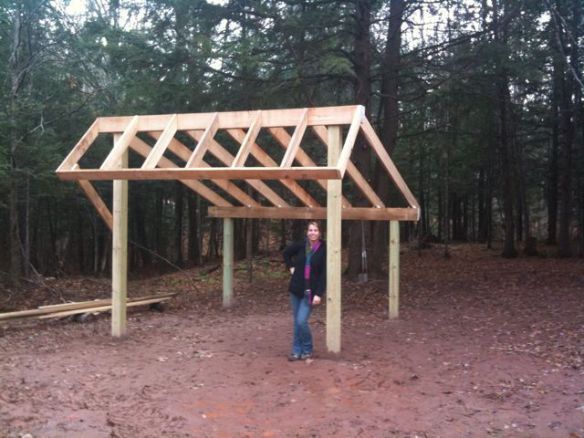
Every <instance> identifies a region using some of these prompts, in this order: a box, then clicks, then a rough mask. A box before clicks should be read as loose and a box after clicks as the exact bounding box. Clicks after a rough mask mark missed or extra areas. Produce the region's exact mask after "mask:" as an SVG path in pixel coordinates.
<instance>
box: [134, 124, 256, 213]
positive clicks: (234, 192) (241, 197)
mask: <svg viewBox="0 0 584 438" xmlns="http://www.w3.org/2000/svg"><path fill="white" fill-rule="evenodd" d="M152 135H153V137H154V138H157V136H158V135H159V134H158V133H153V134H152ZM170 144H172V147H173V149H174V150H175V152H176V153H180V154H181V155H183V152H182V151H181V148H179V147H178V145H181V146H182V147H184V148H185V149H187V150H188V148H187V147H186V146H184V145H183V144H182V143H181V142H179V141H178V140H176V139H174V138H173V139H172V140H171V142H170ZM131 145H137V146H140V150H141V151H146V150H147V148H149V147H150V146H148V144H147V143H146V142H144V141H142V140H140V139H139V138H136V139H135V141H133V142H132V144H131ZM139 153H140V154H141V153H142V152H139ZM187 155H188V154H187ZM160 162H161V164H162V165H161V166H160V167H164V168H173V169H174V168H179V167H178V165H176V164H174V163H173V162H172V161H170V160H169V159H167V158H165V157H162V159H161V160H160ZM210 167H211V166H209V165H208V164H207V163H205V162H204V161H203V162H201V168H210ZM179 181H181V182H182V183H183V184H185V185H186V186H187V187H190V186H192V185H193V183H196V184H198V185H199V186H201V185H202V186H203V187H206V186H204V185H203V184H202V183H200V182H198V181H193V180H179ZM211 182H213V183H215V184H217V185H218V186H219V187H221V188H222V189H223V190H225V191H226V192H227V193H229V194H230V195H231V196H233V197H234V198H235V199H237V200H238V201H239V202H241V203H242V204H243V205H245V206H247V207H258V206H259V204H258V202H257V201H256V200H255V199H253V198H252V197H251V196H249V195H248V194H247V193H245V192H244V191H243V190H241V189H240V188H239V187H237V186H236V185H235V184H233V183H232V182H231V181H229V180H224V179H212V180H211ZM195 191H197V190H195ZM207 191H208V194H207V196H208V197H210V198H211V199H213V200H214V201H215V202H213V204H215V205H218V204H217V202H223V201H224V198H222V197H220V196H219V195H218V194H217V193H215V192H214V191H212V190H211V189H207ZM225 202H226V201H225Z"/></svg>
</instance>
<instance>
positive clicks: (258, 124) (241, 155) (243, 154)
mask: <svg viewBox="0 0 584 438" xmlns="http://www.w3.org/2000/svg"><path fill="white" fill-rule="evenodd" d="M261 128H262V112H261V111H258V112H257V113H256V116H255V117H254V119H253V121H252V123H251V126H250V127H249V129H248V130H247V133H246V134H245V138H244V139H243V142H242V143H241V146H240V148H239V152H237V155H235V159H234V160H233V163H232V164H231V167H242V166H245V161H246V160H247V157H248V156H249V153H250V151H251V148H252V146H253V145H254V144H255V141H256V138H257V136H258V134H259V132H260V129H261Z"/></svg>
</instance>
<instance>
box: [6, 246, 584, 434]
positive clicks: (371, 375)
mask: <svg viewBox="0 0 584 438" xmlns="http://www.w3.org/2000/svg"><path fill="white" fill-rule="evenodd" d="M401 262H402V263H401V265H402V275H401V309H400V318H399V320H392V321H390V320H388V319H387V281H382V280H377V281H372V282H369V283H367V284H357V283H351V282H345V283H344V284H343V288H344V289H343V331H342V353H341V354H340V355H333V354H329V353H327V352H326V347H325V321H326V317H325V308H324V306H323V307H319V308H317V309H316V310H315V312H314V313H313V317H312V326H313V331H314V336H315V344H316V357H315V359H314V360H312V361H302V362H294V363H290V362H288V361H287V359H286V356H287V354H288V353H289V348H290V338H291V329H292V327H291V317H290V315H289V311H288V296H287V292H286V272H285V270H284V269H283V266H282V265H281V263H280V262H279V260H278V256H277V254H274V255H273V257H272V258H271V260H269V259H258V260H257V261H256V272H255V281H254V283H253V284H252V285H250V284H248V283H247V282H246V273H245V271H244V264H242V265H238V267H239V270H238V271H237V275H236V282H235V296H236V304H235V305H234V306H233V307H232V308H231V309H228V310H224V309H222V307H221V283H220V277H221V273H220V270H216V271H214V272H211V273H208V274H204V273H203V271H196V270H193V271H189V275H190V279H189V277H188V276H187V275H185V274H184V273H176V274H171V275H165V276H160V277H156V278H150V279H142V280H136V281H133V282H131V283H130V295H136V296H137V295H144V294H147V293H153V292H162V291H170V290H176V291H180V292H181V294H180V295H179V296H178V297H176V298H174V299H173V300H172V301H171V302H170V303H169V305H168V306H167V308H166V311H165V312H163V313H158V312H154V311H149V310H147V309H138V310H132V311H130V313H129V321H128V336H127V337H126V338H125V339H122V340H114V339H112V338H111V337H110V335H109V332H110V319H109V316H108V315H101V316H97V317H94V318H93V319H92V318H89V319H88V320H86V321H84V322H75V321H72V320H70V319H67V320H60V321H56V320H53V321H48V322H37V321H34V322H32V321H27V322H21V323H17V324H14V323H13V324H10V325H4V326H3V327H0V436H3V437H4V436H6V437H20V436H24V435H25V434H29V435H27V436H33V437H161V436H165V437H245V436H249V437H257V436H260V437H262V436H263V437H280V436H282V437H287V436H291V437H292V436H301V437H304V436H314V437H321V436H322V437H328V436H333V435H334V436H337V437H345V436H350V437H353V436H363V437H415V436H417V437H486V436H494V437H584V364H583V358H584V261H583V260H582V259H574V260H558V259H554V258H543V257H539V258H519V259H516V260H504V259H502V258H500V257H498V251H487V250H485V249H483V248H482V247H479V246H466V245H461V246H455V247H453V248H452V257H451V258H450V259H444V258H443V257H442V250H441V248H434V249H430V250H425V251H424V252H423V254H422V256H421V257H420V256H419V255H418V254H417V252H414V251H408V250H407V249H406V250H404V252H403V254H402V259H401ZM193 278H195V280H193ZM47 286H48V289H47V290H46V291H45V296H43V297H41V298H43V300H46V301H53V302H55V299H56V298H57V295H58V298H59V299H62V298H65V299H72V298H77V299H80V297H83V298H82V299H86V298H87V297H88V296H91V297H92V298H93V297H98V296H99V297H101V296H107V290H108V287H109V285H108V282H107V280H95V279H89V278H75V279H66V280H48V281H47ZM12 296H13V297H14V292H13V295H12ZM39 300H40V298H39ZM9 301H11V302H12V303H14V302H16V300H14V299H12V300H9ZM41 301H42V300H41ZM9 305H10V302H8V303H7V302H5V303H4V307H5V309H6V308H9Z"/></svg>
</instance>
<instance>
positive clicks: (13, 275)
mask: <svg viewBox="0 0 584 438" xmlns="http://www.w3.org/2000/svg"><path fill="white" fill-rule="evenodd" d="M21 13H22V11H21V10H18V11H15V12H14V23H13V28H12V41H11V48H10V52H11V53H10V59H9V62H8V69H9V75H10V85H11V86H10V112H9V121H8V123H9V128H8V129H9V141H10V157H9V161H10V169H9V178H10V184H9V195H8V209H9V230H8V233H9V236H10V237H9V242H10V270H9V283H10V284H11V285H12V286H18V285H19V284H20V276H21V273H22V255H21V254H22V253H21V250H20V245H21V242H20V231H19V226H18V169H17V163H16V150H17V148H18V135H17V132H16V130H17V121H16V113H17V110H18V96H19V93H20V89H21V86H22V80H23V76H24V73H25V72H24V71H23V70H21V63H22V59H21V58H22V56H23V55H22V40H21V38H22V32H23V31H22V21H21Z"/></svg>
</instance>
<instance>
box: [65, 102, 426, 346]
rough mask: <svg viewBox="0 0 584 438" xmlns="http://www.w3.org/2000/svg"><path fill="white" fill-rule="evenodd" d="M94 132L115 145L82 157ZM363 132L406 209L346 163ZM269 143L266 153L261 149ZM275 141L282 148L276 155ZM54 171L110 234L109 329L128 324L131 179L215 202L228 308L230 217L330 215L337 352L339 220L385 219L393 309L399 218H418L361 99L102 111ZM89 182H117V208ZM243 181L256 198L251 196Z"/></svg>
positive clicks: (331, 330)
mask: <svg viewBox="0 0 584 438" xmlns="http://www.w3.org/2000/svg"><path fill="white" fill-rule="evenodd" d="M100 134H109V135H113V146H112V145H111V144H112V143H108V146H107V147H106V149H107V151H106V154H105V157H97V158H96V157H91V156H90V157H88V155H91V152H92V149H91V148H92V145H94V144H95V143H96V139H97V138H98V136H99V135H100ZM359 135H361V136H362V138H363V140H364V141H365V142H366V143H367V144H368V145H369V146H370V149H371V151H372V152H373V153H374V154H375V156H376V159H377V160H378V161H379V163H381V165H382V166H381V167H382V168H383V169H385V171H386V172H387V174H388V175H389V177H390V179H391V180H392V181H393V182H394V183H395V185H396V186H397V188H398V189H399V191H400V192H401V194H402V195H403V198H404V200H405V205H404V206H403V207H393V208H390V207H388V206H386V205H384V203H383V202H382V200H381V199H380V198H379V196H378V195H377V194H376V193H375V191H374V190H373V188H372V187H371V186H370V184H369V183H368V182H367V180H366V179H365V178H364V177H363V175H362V174H361V173H360V172H359V170H358V169H357V167H356V166H355V165H354V164H353V163H352V162H351V160H350V157H351V152H352V150H353V146H354V145H355V142H356V140H357V137H358V136H359ZM110 141H111V140H110ZM229 144H230V145H231V150H230V147H229ZM315 144H317V145H316V146H314V145H315ZM274 145H278V146H274ZM310 145H312V147H313V149H314V148H315V147H316V148H318V147H320V148H321V150H322V151H328V153H326V154H318V155H319V156H321V155H322V156H327V160H326V163H322V164H321V165H319V164H317V163H316V162H315V161H314V160H313V158H311V156H310V154H309V153H308V152H310V151H309V150H308V146H310ZM268 146H271V149H270V150H271V151H272V155H270V154H269V153H268V152H267V151H266V148H267V147H268ZM324 148H326V149H324ZM96 149H99V148H96ZM102 149H103V148H102ZM274 149H276V150H279V152H280V156H279V157H278V158H274V157H273V155H275V153H274V152H273V151H274ZM314 150H316V149H314ZM102 152H103V151H102ZM130 152H131V153H132V156H130V157H129V153H130ZM313 152H314V151H313ZM281 154H283V155H281ZM96 163H97V165H96ZM57 175H58V176H59V178H61V179H63V180H76V181H78V183H79V184H80V186H81V188H82V189H83V191H84V192H85V194H86V195H87V197H88V198H89V200H90V201H91V202H92V203H93V205H94V206H95V208H96V209H97V211H98V213H99V214H100V215H101V217H102V218H103V220H104V221H105V222H106V224H107V225H108V226H109V228H110V229H111V230H112V232H113V262H112V266H113V269H112V289H113V290H112V300H113V311H112V334H113V335H114V336H122V335H124V334H125V332H126V313H125V310H126V309H125V306H126V304H125V303H126V270H127V260H126V259H127V210H128V180H178V181H180V182H181V183H183V184H184V185H186V186H187V187H189V188H190V189H191V190H193V191H194V192H196V193H198V194H199V195H200V196H202V197H203V198H205V199H206V200H207V201H208V202H209V203H210V204H211V205H212V206H213V207H210V208H209V215H210V216H213V217H217V218H223V219H224V227H223V230H224V239H223V245H224V249H223V256H224V264H223V268H224V272H223V302H224V305H226V306H228V305H230V304H231V301H232V297H233V271H232V270H233V218H262V219H267V218H271V219H279V218H288V219H325V218H326V220H327V266H328V269H327V299H326V307H327V309H326V312H327V347H328V349H329V350H330V351H333V352H339V351H340V349H341V220H342V219H346V220H378V221H388V222H390V223H391V225H390V241H391V245H390V255H391V256H390V267H389V273H390V282H389V284H390V291H389V297H390V300H389V315H390V317H391V318H395V317H397V316H398V297H399V289H398V288H399V281H398V280H399V277H398V267H399V264H398V257H399V226H398V225H399V221H417V220H418V219H419V217H420V209H419V205H418V202H417V201H416V199H415V197H414V196H413V195H412V193H411V191H410V190H409V188H408V187H407V185H406V183H405V181H404V180H403V178H402V177H401V175H400V174H399V172H398V170H397V168H396V167H395V165H394V163H393V161H392V160H391V158H390V157H389V155H388V154H387V152H386V150H385V148H384V147H383V144H382V143H381V141H380V140H379V138H378V137H377V135H376V134H375V131H374V129H373V127H372V126H371V124H370V123H369V121H368V120H367V118H366V117H365V111H364V108H363V107H362V106H340V107H324V108H303V109H281V110H261V111H239V112H216V113H202V114H170V115H142V116H133V117H100V118H98V119H96V120H95V122H94V123H93V124H92V125H91V127H90V128H89V129H88V130H87V132H86V133H85V135H83V137H82V138H81V139H80V140H79V142H78V143H77V145H75V147H74V148H73V150H72V151H71V152H70V154H69V155H68V156H67V158H65V160H64V161H63V163H62V164H61V165H60V166H59V168H58V169H57ZM345 176H347V177H348V180H350V183H349V184H351V185H352V186H353V187H354V188H355V189H356V191H357V192H358V196H361V197H363V199H366V200H367V201H368V203H369V204H370V207H365V208H363V207H359V208H357V207H353V206H352V205H351V202H350V200H349V199H348V198H347V197H345V196H343V193H342V191H343V178H344V177H345ZM92 180H112V181H114V182H113V184H114V190H113V203H112V204H113V213H112V212H110V210H109V209H108V207H107V205H106V203H105V202H104V201H103V199H102V198H101V197H100V196H99V194H98V192H97V191H96V190H95V188H94V187H93V185H92V184H91V183H90V181H92ZM268 180H270V182H269V183H268ZM298 180H309V181H312V182H311V183H304V184H301V183H300V182H299V181H298ZM237 181H240V182H237ZM244 185H249V186H251V188H252V189H253V190H254V191H255V192H256V193H257V194H258V196H256V197H253V196H250V195H249V194H248V192H247V191H246V190H245V188H244ZM317 191H320V192H321V193H318V194H317V193H315V192H317ZM319 195H320V198H321V199H322V200H320V202H319V200H318V199H319ZM323 195H326V197H324V196H323ZM325 199H326V204H325V205H323V200H325Z"/></svg>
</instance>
